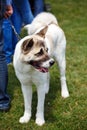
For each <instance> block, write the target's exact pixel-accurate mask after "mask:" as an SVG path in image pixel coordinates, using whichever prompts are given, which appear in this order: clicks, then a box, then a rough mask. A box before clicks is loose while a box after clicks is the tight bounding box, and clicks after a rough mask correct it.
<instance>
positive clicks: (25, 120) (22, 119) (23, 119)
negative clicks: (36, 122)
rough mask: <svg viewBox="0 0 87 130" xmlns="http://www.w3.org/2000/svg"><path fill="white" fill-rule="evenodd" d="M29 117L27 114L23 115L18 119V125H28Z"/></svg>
mask: <svg viewBox="0 0 87 130" xmlns="http://www.w3.org/2000/svg"><path fill="white" fill-rule="evenodd" d="M30 118H31V116H30V115H29V114H25V115H24V116H22V117H21V118H20V119H19V122H20V123H28V122H29V120H30Z"/></svg>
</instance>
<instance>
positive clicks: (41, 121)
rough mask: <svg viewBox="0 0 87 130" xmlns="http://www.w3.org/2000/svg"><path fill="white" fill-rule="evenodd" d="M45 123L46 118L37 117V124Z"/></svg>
mask: <svg viewBox="0 0 87 130" xmlns="http://www.w3.org/2000/svg"><path fill="white" fill-rule="evenodd" d="M44 123H45V120H44V119H41V118H36V124H37V125H39V126H42V125H43V124H44Z"/></svg>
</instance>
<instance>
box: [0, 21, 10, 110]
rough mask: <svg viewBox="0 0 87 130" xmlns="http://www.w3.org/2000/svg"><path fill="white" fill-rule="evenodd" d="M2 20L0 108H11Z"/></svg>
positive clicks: (0, 31) (0, 24) (0, 27)
mask: <svg viewBox="0 0 87 130" xmlns="http://www.w3.org/2000/svg"><path fill="white" fill-rule="evenodd" d="M3 44H4V42H3V34H2V20H0V108H2V109H4V108H7V107H9V104H10V97H9V95H8V94H7V85H8V70H7V64H6V60H5V55H4V52H3Z"/></svg>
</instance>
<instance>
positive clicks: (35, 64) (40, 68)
mask: <svg viewBox="0 0 87 130" xmlns="http://www.w3.org/2000/svg"><path fill="white" fill-rule="evenodd" d="M54 63H55V61H54V60H50V61H49V66H48V67H45V66H41V63H39V62H38V61H30V62H28V64H30V65H32V66H33V67H34V68H35V69H36V70H38V71H40V72H42V73H47V72H48V71H49V67H51V66H52V65H53V64H54Z"/></svg>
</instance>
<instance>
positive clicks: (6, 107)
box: [0, 105, 11, 112]
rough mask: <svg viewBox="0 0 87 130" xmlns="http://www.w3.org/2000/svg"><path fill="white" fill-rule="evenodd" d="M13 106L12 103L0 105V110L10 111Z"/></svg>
mask: <svg viewBox="0 0 87 130" xmlns="http://www.w3.org/2000/svg"><path fill="white" fill-rule="evenodd" d="M10 108H11V105H9V106H6V105H0V112H8V111H9V110H10Z"/></svg>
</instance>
